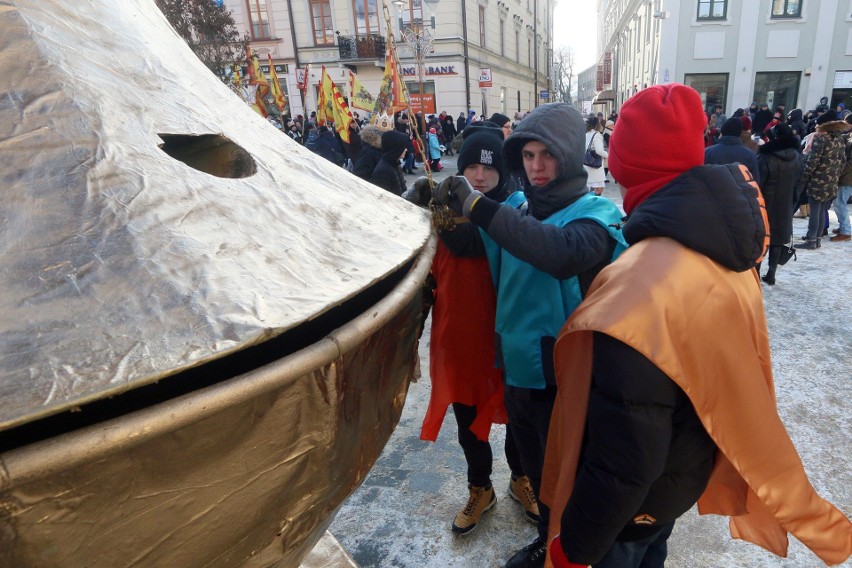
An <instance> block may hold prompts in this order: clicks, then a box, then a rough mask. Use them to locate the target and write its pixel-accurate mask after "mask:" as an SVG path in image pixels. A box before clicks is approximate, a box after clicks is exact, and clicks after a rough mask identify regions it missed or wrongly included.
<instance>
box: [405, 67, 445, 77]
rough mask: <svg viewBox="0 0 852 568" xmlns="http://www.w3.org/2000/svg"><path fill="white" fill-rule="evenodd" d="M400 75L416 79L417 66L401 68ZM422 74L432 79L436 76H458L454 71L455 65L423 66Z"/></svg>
mask: <svg viewBox="0 0 852 568" xmlns="http://www.w3.org/2000/svg"><path fill="white" fill-rule="evenodd" d="M402 74H403V75H404V76H405V77H416V76H417V66H416V65H406V66H403V67H402ZM423 74H424V75H426V76H428V77H434V76H436V75H458V71H456V66H455V65H424V66H423Z"/></svg>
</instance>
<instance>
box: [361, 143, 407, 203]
mask: <svg viewBox="0 0 852 568" xmlns="http://www.w3.org/2000/svg"><path fill="white" fill-rule="evenodd" d="M406 140H407V139H406V136H405V134H403V133H402V132H397V131H396V130H391V131H389V132H385V133H384V134H382V158H381V159H380V160H379V163H378V164H376V168H375V169H374V170H373V175H372V176H371V177H370V182H371V183H373V184H375V185H377V186H379V187H381V188H383V189H386V190H388V191H390V192H391V193H393V194H394V195H402V193H403V192H404V191H405V177H404V176H403V175H402V168H401V167H400V165H399V158H400V156H402V152H403V150H405V144H406Z"/></svg>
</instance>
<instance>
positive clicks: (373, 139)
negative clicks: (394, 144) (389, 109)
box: [361, 124, 384, 150]
mask: <svg viewBox="0 0 852 568" xmlns="http://www.w3.org/2000/svg"><path fill="white" fill-rule="evenodd" d="M383 132H384V130H381V129H379V127H378V126H374V125H372V124H368V125H365V126H364V127H363V128H361V141H362V142H364V143H366V144H369V145H370V146H372V147H373V148H377V149H379V150H381V149H382V133H383Z"/></svg>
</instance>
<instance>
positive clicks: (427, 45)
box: [393, 0, 439, 112]
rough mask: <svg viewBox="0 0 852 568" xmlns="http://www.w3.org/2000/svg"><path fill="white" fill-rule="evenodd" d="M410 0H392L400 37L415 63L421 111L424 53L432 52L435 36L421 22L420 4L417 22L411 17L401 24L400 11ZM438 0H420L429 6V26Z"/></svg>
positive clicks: (422, 103)
mask: <svg viewBox="0 0 852 568" xmlns="http://www.w3.org/2000/svg"><path fill="white" fill-rule="evenodd" d="M411 1H412V0H394V1H393V4H394V5H395V6H396V7H397V10H398V11H399V15H400V18H399V21H400V30H399V31H400V34H401V35H402V39H404V40H405V43H406V45H408V48H409V49H410V50H411V52H412V54H413V55H414V62H415V64H416V65H417V83H418V85H419V87H418V91H419V97H420V110H421V112H425V105H424V100H425V99H424V97H425V94H426V93H425V92H424V90H425V82H424V77H423V75H424V67H423V66H424V63H425V61H426V54H427V53H431V52H432V46H433V45H434V42H435V38H434V37H433V36H432V32H431V31H430V30H429V28H428V27H426V26H425V25H424V23H423V18H422V16H423V12H422V10H423V8H422V5H421V9H420V10H421V18H420V22H419V23H415V21H414V19H413V18H412V19H411V20H410V21H409V23H408V25H406V26H403V24H402V20H403V18H402V11H403V9H405V8H406V7H407V6H410V2H411ZM438 1H439V0H421V2H425V3H426V4H427V5H429V6H430V18H431V27H432V28H433V29H434V28H435V15H434V13H435V6H436V5H437V4H438Z"/></svg>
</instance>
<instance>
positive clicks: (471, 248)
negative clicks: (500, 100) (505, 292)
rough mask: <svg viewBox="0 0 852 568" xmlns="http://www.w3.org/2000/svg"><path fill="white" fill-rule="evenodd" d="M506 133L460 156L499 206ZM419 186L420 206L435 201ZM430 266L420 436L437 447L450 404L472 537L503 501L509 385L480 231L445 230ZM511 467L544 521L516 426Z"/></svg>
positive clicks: (472, 137) (462, 519)
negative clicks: (427, 391)
mask: <svg viewBox="0 0 852 568" xmlns="http://www.w3.org/2000/svg"><path fill="white" fill-rule="evenodd" d="M502 146H503V137H502V135H501V134H500V130H498V129H497V128H494V127H491V128H486V127H480V128H477V129H476V130H475V131H473V132H472V133H471V134H469V135H467V136H466V137H465V140H464V144H462V147H461V149H460V152H459V157H458V171H459V173H461V174H462V175H463V176H464V177H465V179H467V180H468V182H469V183H470V184H471V185H472V186H473V187H474V188H476V189H477V190H478V191H481V192H482V193H483V194H484V195H488V196H489V198H491V199H494V200H496V201H498V202H503V201H505V200H506V199H507V198H508V197H509V194H508V191H507V190H506V183H505V180H506V176H505V171H504V168H503V156H502ZM417 186H418V184H416V183H415V187H414V189H415V190H416V191H415V192H412V191H409V192H406V195H405V197H406V198H410V196H411V194H412V193H414V194H416V198H417V202H418V203H419V204H426V203H428V200H429V198H430V197H431V195H430V194H429V193H428V192H421V191H420V190H421V189H422V187H421V188H418V187H417ZM438 236H439V238H440V240H439V242H438V247H437V250H436V252H435V258H434V259H433V261H432V276H433V277H434V280H435V304H434V306H433V308H432V332H431V343H430V350H429V361H430V363H429V366H430V376H431V381H432V390H431V395H430V399H429V407H428V409H427V411H426V416H425V417H424V419H423V427H422V429H421V432H420V438H421V439H423V440H429V441H435V440H436V439H437V436H438V432H439V430H440V428H441V424H442V423H443V420H444V416H445V415H446V413H447V407H448V406H450V405H451V404H452V407H453V415H454V416H455V419H456V422H457V424H458V440H459V444H460V445H461V447H462V450H463V452H464V456H465V461H466V462H467V481H468V492H469V498H468V500H467V504H466V505H465V506H464V507H463V508H462V509H461V510H460V511H459V512H458V514H457V515H456V516H455V518H454V519H453V523H452V531H453V532H454V533H456V534H458V535H467V534H470V533H471V532H472V531H473V530H474V529H475V528H476V527H477V525H478V524H479V521H480V518H481V517H482V515H483V514H484V513H485V512H486V511H488V510H490V509H491V507H493V506H494V503H495V502H496V500H497V498H496V495H495V491H494V487H493V486H492V483H491V473H492V461H493V454H492V451H491V445H490V444H489V442H488V435H489V432H490V430H491V425H492V424H494V423H500V424H505V423H506V421H507V420H506V407H505V405H504V402H503V383H502V379H501V374H500V370H499V369H497V368H496V367H495V365H494V361H495V355H494V317H495V310H496V295H495V291H494V284H493V283H492V281H491V273H490V271H489V267H488V260H487V259H486V257H485V255H484V248H482V241H481V238H479V235H478V229H477V228H476V227H475V226H473V225H471V224H470V223H465V224H460V225H458V226H457V227H455V228H454V229H452V230H445V231H440V232H439V233H438ZM505 452H506V462H507V463H508V464H509V469H510V470H511V473H512V476H511V479H510V481H509V491H508V493H509V496H510V497H512V498H513V499H515V500H516V501H518V502H519V503H521V505H522V507H523V513H524V515H525V518H526V519H527V520H528V521H530V522H532V523H536V522H538V513H539V510H538V505H537V503H536V500H535V496H534V493H533V490H532V487H531V485H530V480H529V478H528V477H527V476H526V475H525V474H524V470H523V467H522V466H521V462H520V457H519V456H518V450H517V448H516V446H515V440H514V438H513V437H512V434H511V426H509V425H507V427H506V443H505Z"/></svg>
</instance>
